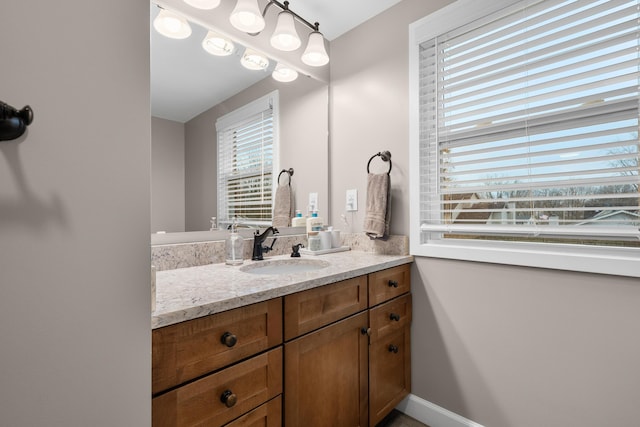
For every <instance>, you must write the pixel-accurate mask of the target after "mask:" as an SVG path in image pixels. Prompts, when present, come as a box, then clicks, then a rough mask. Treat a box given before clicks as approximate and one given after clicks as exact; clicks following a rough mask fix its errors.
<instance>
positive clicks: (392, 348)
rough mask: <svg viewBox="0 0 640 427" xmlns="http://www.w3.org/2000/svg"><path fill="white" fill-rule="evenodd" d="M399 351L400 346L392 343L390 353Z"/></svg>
mask: <svg viewBox="0 0 640 427" xmlns="http://www.w3.org/2000/svg"><path fill="white" fill-rule="evenodd" d="M397 352H398V346H397V345H393V344H390V345H389V353H397Z"/></svg>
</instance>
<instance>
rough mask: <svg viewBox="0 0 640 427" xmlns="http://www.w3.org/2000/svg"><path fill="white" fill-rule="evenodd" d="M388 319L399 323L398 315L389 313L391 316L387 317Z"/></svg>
mask: <svg viewBox="0 0 640 427" xmlns="http://www.w3.org/2000/svg"><path fill="white" fill-rule="evenodd" d="M389 319H390V320H395V321H396V322H399V321H400V315H399V314H396V313H391V314H390V315H389Z"/></svg>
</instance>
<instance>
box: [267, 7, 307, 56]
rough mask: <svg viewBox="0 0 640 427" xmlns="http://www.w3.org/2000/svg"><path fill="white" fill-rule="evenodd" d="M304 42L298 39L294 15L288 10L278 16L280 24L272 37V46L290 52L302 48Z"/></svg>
mask: <svg viewBox="0 0 640 427" xmlns="http://www.w3.org/2000/svg"><path fill="white" fill-rule="evenodd" d="M301 44H302V41H301V40H300V37H298V32H297V31H296V25H295V22H294V20H293V14H292V13H291V12H289V11H287V10H285V11H283V12H280V13H279V14H278V23H277V24H276V29H275V31H274V32H273V35H272V36H271V46H273V47H275V48H276V49H279V50H283V51H285V52H289V51H292V50H296V49H297V48H299V47H300V45H301Z"/></svg>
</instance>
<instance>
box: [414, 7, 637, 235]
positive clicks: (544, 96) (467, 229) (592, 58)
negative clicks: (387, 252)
mask: <svg viewBox="0 0 640 427" xmlns="http://www.w3.org/2000/svg"><path fill="white" fill-rule="evenodd" d="M458 3H460V2H458ZM462 3H464V2H462ZM467 3H469V2H467ZM481 3H483V2H481ZM484 3H491V2H484ZM510 3H514V4H510V5H508V6H506V7H504V8H501V9H500V10H497V11H494V12H493V13H491V14H489V15H486V12H485V15H484V16H479V17H477V18H474V19H473V21H472V22H470V23H468V24H466V25H462V26H458V27H457V28H453V29H449V30H447V31H445V32H442V33H439V34H436V35H433V36H431V37H429V38H427V39H425V38H423V39H420V37H419V36H418V37H416V38H414V40H413V43H414V44H415V45H416V46H415V47H414V50H413V52H414V54H415V55H417V56H418V58H417V59H415V60H414V61H413V63H414V64H415V65H414V66H415V67H417V81H418V87H417V90H418V92H419V93H418V94H417V100H416V104H417V105H415V106H414V107H415V108H417V109H418V112H417V120H418V126H417V129H416V132H417V133H418V134H419V136H418V144H419V148H418V157H419V160H418V162H419V165H418V168H419V178H418V179H419V184H418V185H416V186H415V188H416V191H417V192H418V194H412V196H417V197H419V212H420V213H419V218H416V220H417V221H419V230H420V231H419V240H420V243H428V242H429V241H432V240H434V239H435V240H438V239H439V240H445V239H457V240H460V239H473V240H476V241H477V240H479V239H480V240H492V241H496V240H498V241H519V242H536V243H545V244H548V243H559V244H570V245H576V244H578V245H599V246H601V245H610V246H621V247H628V246H631V247H640V232H639V229H640V210H639V206H640V198H639V188H638V185H639V183H640V178H639V162H638V158H639V154H638V153H639V141H638V104H639V96H638V86H639V83H640V81H639V76H640V74H639V71H640V60H639V53H638V52H639V47H640V46H639V40H640V38H639V31H640V28H639V25H638V19H639V17H640V14H639V6H640V5H639V3H640V2H639V1H638V0H608V1H607V0H599V1H595V0H593V1H589V0H579V1H575V0H573V1H569V0H538V1H531V0H530V1H520V2H510ZM458 23H460V21H458ZM423 34H424V33H423ZM414 237H415V236H414Z"/></svg>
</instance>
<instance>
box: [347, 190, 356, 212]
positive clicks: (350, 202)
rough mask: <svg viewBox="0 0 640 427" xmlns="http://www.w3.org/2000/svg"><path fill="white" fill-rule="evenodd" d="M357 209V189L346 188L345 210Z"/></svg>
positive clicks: (352, 210)
mask: <svg viewBox="0 0 640 427" xmlns="http://www.w3.org/2000/svg"><path fill="white" fill-rule="evenodd" d="M357 210H358V190H357V189H355V188H354V189H353V190H347V212H354V211H357Z"/></svg>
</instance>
